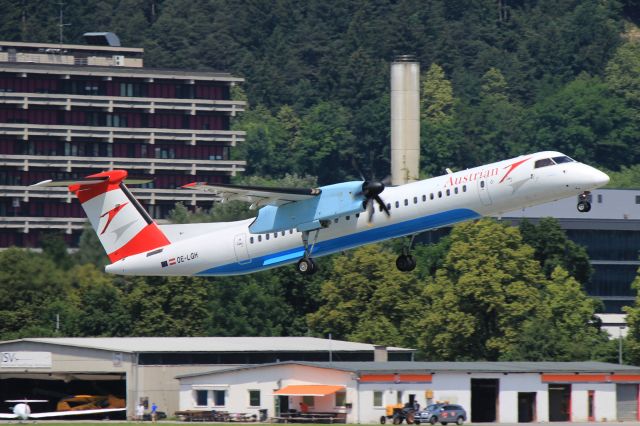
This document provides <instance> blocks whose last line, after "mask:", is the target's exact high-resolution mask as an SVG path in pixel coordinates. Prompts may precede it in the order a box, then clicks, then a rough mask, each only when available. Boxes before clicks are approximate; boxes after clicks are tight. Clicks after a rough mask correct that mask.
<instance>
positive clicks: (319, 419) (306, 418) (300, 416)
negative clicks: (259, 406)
mask: <svg viewBox="0 0 640 426" xmlns="http://www.w3.org/2000/svg"><path fill="white" fill-rule="evenodd" d="M346 420H347V416H346V414H345V413H320V412H318V413H313V412H311V413H297V412H296V413H281V414H280V416H277V417H271V418H270V419H269V421H270V422H271V423H329V424H333V423H346Z"/></svg>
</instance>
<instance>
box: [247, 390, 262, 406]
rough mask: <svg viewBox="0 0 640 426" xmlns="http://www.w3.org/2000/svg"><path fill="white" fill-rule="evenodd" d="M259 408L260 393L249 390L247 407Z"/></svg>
mask: <svg viewBox="0 0 640 426" xmlns="http://www.w3.org/2000/svg"><path fill="white" fill-rule="evenodd" d="M259 406H260V391H259V390H250V391H249V407H259Z"/></svg>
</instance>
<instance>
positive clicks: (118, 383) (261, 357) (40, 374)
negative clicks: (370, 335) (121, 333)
mask: <svg viewBox="0 0 640 426" xmlns="http://www.w3.org/2000/svg"><path fill="white" fill-rule="evenodd" d="M413 352H414V351H413V350H411V349H403V348H384V347H377V346H374V345H370V344H364V343H353V342H345V341H338V340H327V339H318V338H313V337H115V338H30V339H20V340H12V341H4V342H0V401H4V400H6V399H15V398H17V397H20V398H24V397H27V398H36V399H49V400H50V401H51V402H50V403H49V404H51V406H49V407H47V406H45V405H39V406H38V409H42V410H45V409H48V410H55V403H56V401H57V400H58V399H60V398H61V397H63V396H68V395H74V394H113V395H115V396H118V397H120V398H126V402H127V408H128V410H127V415H128V416H133V414H134V413H133V411H134V407H135V405H136V404H137V403H138V402H140V401H143V402H147V403H148V404H151V403H154V402H155V403H156V404H157V405H158V407H159V410H160V411H164V412H166V413H167V415H169V416H171V415H173V413H174V412H175V411H176V410H178V394H179V392H178V390H179V384H178V380H176V376H177V375H180V374H187V373H197V372H202V371H212V370H216V369H226V368H229V367H235V366H244V365H249V364H250V365H254V364H263V363H274V362H278V361H290V360H296V361H329V360H333V361H373V360H374V359H378V358H375V357H383V358H381V359H386V357H388V359H389V360H402V361H409V360H411V359H412V358H413ZM10 405H12V404H7V403H2V402H0V410H2V411H8V410H9V408H10Z"/></svg>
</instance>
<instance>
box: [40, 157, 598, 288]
mask: <svg viewBox="0 0 640 426" xmlns="http://www.w3.org/2000/svg"><path fill="white" fill-rule="evenodd" d="M126 178H127V172H126V171H124V170H110V171H105V172H101V173H97V174H93V175H91V176H87V177H86V178H84V179H79V180H73V181H58V182H54V181H51V180H46V181H43V182H39V183H37V184H34V185H32V186H39V187H47V186H68V188H69V191H71V192H72V193H74V194H75V195H76V196H77V198H78V199H79V201H80V203H81V204H82V207H83V209H84V211H85V212H86V214H87V216H88V217H89V221H90V222H91V225H92V227H93V229H94V230H95V231H96V233H97V234H98V237H99V239H100V242H101V243H102V245H103V247H104V249H105V251H106V252H107V254H108V256H109V259H110V261H111V262H112V263H111V264H110V265H107V266H106V267H105V271H106V272H108V273H114V274H120V275H155V276H160V275H164V276H189V275H195V276H221V275H239V274H247V273H253V272H258V271H263V270H266V269H270V268H275V267H278V266H282V265H286V264H292V263H296V267H297V270H298V272H300V273H302V274H305V275H311V274H313V273H314V272H316V271H317V265H316V262H315V261H314V259H313V257H319V256H325V255H328V254H332V253H337V252H342V251H345V250H348V249H352V248H355V247H358V246H362V245H365V244H370V243H374V242H379V241H383V240H387V239H391V238H397V237H404V236H409V237H411V238H410V240H411V241H410V242H409V244H408V245H407V246H406V247H405V249H403V251H402V254H400V255H399V256H398V258H397V261H396V267H397V268H398V269H399V270H401V271H411V270H413V269H414V268H415V267H416V262H415V260H414V258H413V257H412V256H411V254H410V248H411V245H412V243H413V237H415V235H416V234H419V233H420V232H423V231H427V230H429V229H434V228H440V227H443V226H449V225H453V224H455V223H458V222H462V221H467V220H472V219H477V218H480V217H482V216H496V215H500V214H502V213H504V212H507V211H512V210H516V209H520V208H524V207H530V206H533V205H537V204H542V203H546V202H549V201H554V200H558V199H562V198H566V197H570V196H575V195H578V196H579V197H578V203H577V208H578V210H579V211H580V212H585V213H586V212H588V211H589V210H590V209H591V204H590V203H589V200H590V198H589V192H590V191H591V190H593V189H595V188H598V187H600V186H603V185H606V184H607V183H608V182H609V176H607V175H606V174H605V173H603V172H601V171H599V170H597V169H595V168H593V167H591V166H588V165H586V164H583V163H580V162H577V161H575V160H573V159H571V158H569V157H568V156H566V155H564V154H562V153H560V152H556V151H544V152H538V153H534V154H529V155H524V156H520V157H516V158H512V159H509V160H504V161H499V162H496V163H491V164H486V165H483V166H479V167H475V168H472V169H466V170H461V171H457V172H455V173H454V172H451V171H450V170H447V174H445V175H442V176H438V177H433V178H429V179H425V180H420V181H416V182H412V183H407V184H404V185H399V186H386V185H385V184H384V183H383V182H381V181H375V180H365V179H364V178H363V179H362V180H360V181H351V182H343V183H337V184H333V185H327V186H322V187H320V188H293V189H291V188H265V187H252V186H236V185H225V184H207V183H204V182H193V183H190V184H187V185H184V186H183V187H182V188H184V189H185V190H199V191H208V192H211V193H213V194H216V195H217V196H219V197H220V198H222V200H223V201H225V200H243V201H247V202H250V203H251V206H250V208H252V209H259V211H258V215H257V217H256V218H252V219H246V220H240V221H235V222H218V223H195V224H167V225H158V224H156V223H155V222H154V220H153V219H152V218H151V217H150V216H149V214H148V213H147V212H146V211H145V210H144V209H143V208H142V206H141V205H140V204H139V203H138V201H137V200H136V199H135V198H134V197H133V196H132V194H131V193H130V192H129V190H128V189H127V186H126V183H141V182H140V181H129V180H126ZM383 195H384V200H383V199H382V196H383Z"/></svg>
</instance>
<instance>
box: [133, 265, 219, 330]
mask: <svg viewBox="0 0 640 426" xmlns="http://www.w3.org/2000/svg"><path fill="white" fill-rule="evenodd" d="M122 281H123V288H124V292H125V296H124V303H125V305H126V306H127V310H128V311H129V314H130V315H131V330H130V333H131V334H132V335H134V336H203V335H205V330H206V322H207V318H208V316H209V313H208V311H207V302H206V298H207V288H206V287H207V280H206V279H204V278H198V277H125V278H123V279H122Z"/></svg>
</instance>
